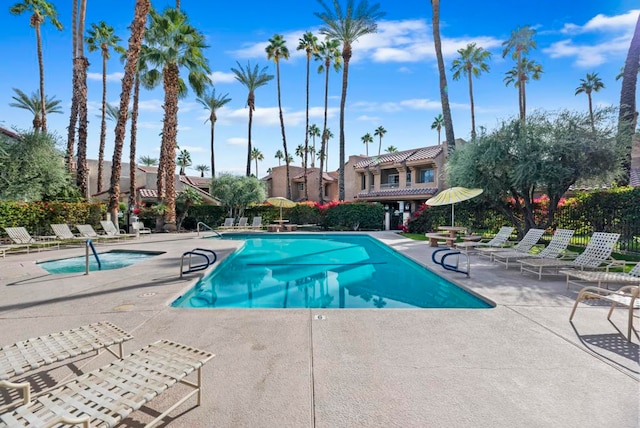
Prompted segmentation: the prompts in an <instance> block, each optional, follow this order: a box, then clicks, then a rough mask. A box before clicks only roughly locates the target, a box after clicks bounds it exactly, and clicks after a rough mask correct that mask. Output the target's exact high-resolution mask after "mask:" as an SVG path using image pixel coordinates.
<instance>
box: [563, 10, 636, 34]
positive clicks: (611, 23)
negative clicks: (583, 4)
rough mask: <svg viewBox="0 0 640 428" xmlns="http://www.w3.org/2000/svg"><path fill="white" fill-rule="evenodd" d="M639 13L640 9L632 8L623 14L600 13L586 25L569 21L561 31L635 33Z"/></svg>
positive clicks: (577, 32)
mask: <svg viewBox="0 0 640 428" xmlns="http://www.w3.org/2000/svg"><path fill="white" fill-rule="evenodd" d="M639 13H640V9H632V10H630V11H629V12H627V13H625V14H623V15H614V16H606V15H603V14H601V13H600V14H598V15H596V16H594V17H593V18H591V19H590V20H589V21H587V23H586V24H584V25H576V24H572V23H567V24H565V25H564V27H563V28H562V30H561V32H562V33H564V34H580V33H591V32H597V31H611V32H629V33H633V29H634V27H635V25H636V22H637V21H638V14H639Z"/></svg>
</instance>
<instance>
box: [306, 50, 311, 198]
mask: <svg viewBox="0 0 640 428" xmlns="http://www.w3.org/2000/svg"><path fill="white" fill-rule="evenodd" d="M310 62H311V53H310V52H309V53H307V106H306V112H305V127H304V200H305V201H308V200H309V189H308V188H307V161H308V156H309V65H310ZM311 165H313V157H312V158H311Z"/></svg>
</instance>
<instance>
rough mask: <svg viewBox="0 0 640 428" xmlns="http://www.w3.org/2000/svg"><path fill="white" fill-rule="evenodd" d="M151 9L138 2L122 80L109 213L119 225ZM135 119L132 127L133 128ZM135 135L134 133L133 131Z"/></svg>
mask: <svg viewBox="0 0 640 428" xmlns="http://www.w3.org/2000/svg"><path fill="white" fill-rule="evenodd" d="M150 9H151V2H150V0H136V6H135V12H134V16H133V21H132V22H131V37H130V38H129V50H128V52H127V62H126V64H125V66H124V77H123V78H122V93H121V94H120V114H119V115H118V122H117V124H116V131H115V134H116V135H115V137H116V138H115V146H114V149H113V165H112V171H111V187H110V189H109V212H110V213H111V220H112V221H113V222H114V223H116V224H117V221H118V207H119V203H120V172H121V168H122V164H121V159H122V146H123V145H124V136H125V132H126V129H125V126H126V124H127V112H128V110H129V98H130V96H131V87H132V86H133V79H134V76H135V74H136V70H137V67H138V57H139V56H140V46H141V45H142V40H143V39H144V33H145V24H146V22H147V15H148V14H149V10H150ZM134 123H135V122H134V121H133V118H132V120H131V126H132V127H133V124H134ZM132 133H133V131H132Z"/></svg>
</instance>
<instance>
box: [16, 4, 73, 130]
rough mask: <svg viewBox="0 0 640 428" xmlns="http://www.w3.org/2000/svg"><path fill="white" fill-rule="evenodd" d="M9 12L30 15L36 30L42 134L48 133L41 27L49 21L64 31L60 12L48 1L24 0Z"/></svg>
mask: <svg viewBox="0 0 640 428" xmlns="http://www.w3.org/2000/svg"><path fill="white" fill-rule="evenodd" d="M9 12H11V14H13V15H22V14H23V13H25V12H26V13H30V14H31V17H30V19H29V23H30V25H31V26H32V27H33V28H34V29H35V30H36V48H37V51H38V69H39V71H40V107H41V108H42V116H41V118H40V120H41V121H42V125H41V127H40V129H42V132H47V102H46V97H45V94H44V61H43V59H42V35H41V34H40V26H41V25H42V24H44V23H45V22H46V20H47V18H48V19H49V22H51V23H52V24H53V26H54V27H56V28H57V29H58V30H62V24H61V23H60V21H58V12H57V11H56V9H55V7H54V6H53V4H51V3H49V2H48V1H46V0H23V1H22V3H16V4H14V5H13V6H11V8H9Z"/></svg>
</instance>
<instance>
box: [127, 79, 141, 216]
mask: <svg viewBox="0 0 640 428" xmlns="http://www.w3.org/2000/svg"><path fill="white" fill-rule="evenodd" d="M139 101H140V73H139V72H136V74H135V77H134V82H133V106H132V108H131V137H130V144H129V177H130V182H129V183H130V184H129V209H130V210H131V208H132V207H133V206H134V205H135V204H136V186H137V183H136V171H137V168H136V145H137V140H138V104H139Z"/></svg>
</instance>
